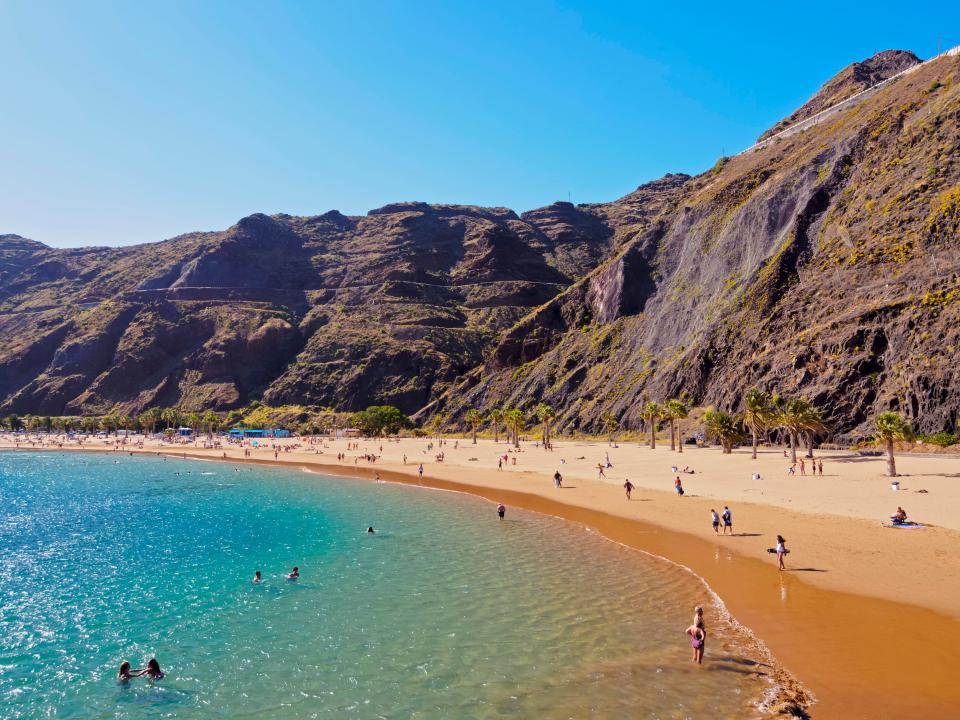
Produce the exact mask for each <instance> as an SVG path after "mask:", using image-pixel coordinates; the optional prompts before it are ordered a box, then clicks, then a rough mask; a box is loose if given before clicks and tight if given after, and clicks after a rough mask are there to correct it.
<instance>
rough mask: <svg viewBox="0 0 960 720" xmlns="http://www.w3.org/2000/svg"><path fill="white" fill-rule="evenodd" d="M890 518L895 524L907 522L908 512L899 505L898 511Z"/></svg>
mask: <svg viewBox="0 0 960 720" xmlns="http://www.w3.org/2000/svg"><path fill="white" fill-rule="evenodd" d="M890 519H891V520H892V521H893V523H894V524H895V525H899V524H901V523H905V522H906V521H907V512H906V510H904V509H903V508H902V507H900V506H897V511H896V512H895V513H894V514H893V515H891V516H890Z"/></svg>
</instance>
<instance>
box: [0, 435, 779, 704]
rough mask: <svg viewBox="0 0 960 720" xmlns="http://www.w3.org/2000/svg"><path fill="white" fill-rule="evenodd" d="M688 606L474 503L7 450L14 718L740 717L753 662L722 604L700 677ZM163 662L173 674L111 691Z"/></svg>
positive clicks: (1, 596) (575, 543) (674, 582)
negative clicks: (129, 667) (128, 672)
mask: <svg viewBox="0 0 960 720" xmlns="http://www.w3.org/2000/svg"><path fill="white" fill-rule="evenodd" d="M368 525H373V526H375V527H376V528H377V530H378V532H377V534H375V535H372V536H371V535H368V534H366V533H365V532H364V530H365V529H366V527H367V526H368ZM293 565H299V566H300V570H301V574H302V577H301V579H300V580H299V581H297V582H289V581H287V580H285V579H284V576H285V574H286V573H287V572H288V571H289V570H290V568H291V567H292V566H293ZM258 568H259V569H260V570H262V572H263V575H264V578H265V579H264V582H263V583H262V584H260V585H253V584H252V583H251V582H250V579H251V577H252V575H253V572H254V570H255V569H258ZM698 603H700V604H705V605H707V604H708V603H709V598H708V597H707V593H706V591H705V588H704V587H703V585H702V584H701V583H700V582H699V581H698V580H697V579H696V578H694V577H693V576H691V575H689V574H688V573H686V572H684V571H682V570H680V569H677V568H675V567H673V566H671V565H669V564H667V563H664V562H662V561H659V560H656V559H653V558H648V557H646V556H644V555H642V554H640V553H636V552H634V551H630V550H627V549H625V548H622V547H620V546H618V545H615V544H613V543H610V542H607V541H605V540H604V539H602V538H600V537H599V536H597V535H596V534H594V533H591V532H589V531H586V530H585V529H583V528H582V527H580V526H578V525H576V524H572V523H568V522H565V521H562V520H559V519H555V518H550V517H546V516H541V515H538V514H535V513H528V512H522V511H518V510H514V509H508V512H507V519H506V520H505V521H504V522H500V521H498V520H497V518H496V514H495V510H494V506H493V505H491V504H490V503H488V502H485V501H482V500H479V499H476V498H472V497H469V496H464V495H458V494H452V493H441V492H437V491H428V490H424V489H418V488H411V487H405V486H400V485H392V484H375V483H368V482H362V481H357V480H345V479H336V478H328V477H321V476H318V475H311V474H307V473H304V472H300V471H294V470H281V469H275V468H262V467H252V466H241V467H239V468H234V466H232V465H226V464H215V463H201V462H195V461H184V460H174V459H170V460H166V461H165V460H163V459H160V458H152V457H128V456H119V457H118V456H115V455H106V454H101V455H97V454H54V453H50V454H43V453H27V452H6V453H0V717H2V718H4V719H7V718H9V719H11V720H12V719H14V718H16V719H19V718H94V719H95V718H161V717H183V718H351V717H355V718H502V717H513V718H533V717H536V718H583V717H649V718H688V717H689V718H694V717H704V718H718V717H749V716H750V715H751V714H753V712H752V710H751V708H752V703H754V702H756V701H757V700H758V698H759V697H760V694H761V693H762V692H763V690H764V689H765V688H766V687H767V682H766V680H765V679H762V678H758V677H757V674H756V671H757V670H761V671H762V669H763V668H762V667H761V666H755V665H751V664H750V661H749V660H748V659H747V655H748V653H747V652H746V651H739V650H738V649H737V648H738V647H740V641H739V640H738V638H737V636H736V635H735V634H734V633H733V631H732V629H730V628H729V627H728V626H727V625H726V624H725V623H723V622H722V621H721V620H720V619H719V618H716V617H715V613H714V612H713V610H712V609H711V608H710V607H708V609H707V617H708V622H709V623H710V625H709V626H708V627H709V628H710V629H711V638H710V643H709V644H708V650H707V660H706V662H705V664H704V665H703V666H702V667H699V668H698V667H696V666H694V665H693V664H692V663H691V662H690V660H689V653H690V650H689V646H688V643H687V642H686V637H685V636H684V635H683V629H684V628H685V627H686V625H687V624H688V623H689V620H690V616H691V608H692V607H693V606H694V605H695V604H698ZM153 656H156V657H157V658H158V660H159V661H160V664H161V666H162V668H163V669H164V671H165V672H166V674H167V675H166V678H165V679H164V680H162V681H160V682H159V683H156V684H151V683H149V682H147V681H145V680H142V679H137V680H134V681H133V682H132V683H131V684H130V686H129V687H121V686H119V685H118V684H117V683H116V681H115V679H114V676H115V674H116V670H117V667H118V666H119V664H120V662H121V661H122V660H125V659H126V660H130V661H131V663H132V664H133V665H134V667H141V666H143V665H144V664H145V663H146V660H148V659H149V658H150V657H153Z"/></svg>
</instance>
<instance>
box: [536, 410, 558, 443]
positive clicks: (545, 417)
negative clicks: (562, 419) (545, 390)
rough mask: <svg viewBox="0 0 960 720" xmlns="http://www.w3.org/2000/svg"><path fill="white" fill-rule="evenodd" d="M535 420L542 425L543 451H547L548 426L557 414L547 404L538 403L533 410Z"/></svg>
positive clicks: (548, 439) (548, 440)
mask: <svg viewBox="0 0 960 720" xmlns="http://www.w3.org/2000/svg"><path fill="white" fill-rule="evenodd" d="M533 412H534V414H535V415H536V416H537V420H539V421H540V422H542V423H543V449H544V450H549V449H550V447H551V445H550V425H551V424H552V423H553V421H554V420H555V419H556V417H557V412H556V411H555V410H554V409H553V408H552V407H551V406H550V405H548V404H547V403H545V402H542V403H538V404H537V406H536V407H535V408H534V409H533Z"/></svg>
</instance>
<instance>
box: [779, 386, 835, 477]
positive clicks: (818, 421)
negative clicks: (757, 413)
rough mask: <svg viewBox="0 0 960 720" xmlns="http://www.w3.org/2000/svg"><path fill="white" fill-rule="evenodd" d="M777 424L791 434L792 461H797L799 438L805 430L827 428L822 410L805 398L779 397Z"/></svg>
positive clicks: (818, 430)
mask: <svg viewBox="0 0 960 720" xmlns="http://www.w3.org/2000/svg"><path fill="white" fill-rule="evenodd" d="M778 400H779V407H777V409H776V418H775V420H774V422H775V424H776V425H777V426H779V427H782V428H784V429H785V430H786V431H787V434H788V435H789V436H790V462H793V463H795V462H796V461H797V439H798V437H799V435H800V433H803V432H823V431H824V430H826V429H827V425H826V423H825V422H824V421H823V417H822V416H821V415H820V411H819V410H817V409H816V408H815V407H813V406H812V405H811V404H810V403H809V402H808V401H807V400H805V399H804V398H786V399H782V398H779V399H778Z"/></svg>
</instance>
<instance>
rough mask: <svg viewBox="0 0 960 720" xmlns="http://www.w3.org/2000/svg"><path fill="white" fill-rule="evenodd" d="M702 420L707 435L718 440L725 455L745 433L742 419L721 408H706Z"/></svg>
mask: <svg viewBox="0 0 960 720" xmlns="http://www.w3.org/2000/svg"><path fill="white" fill-rule="evenodd" d="M703 421H704V424H705V426H706V431H707V435H709V436H710V437H714V438H717V439H719V440H720V445H721V446H722V447H723V452H724V454H725V455H729V454H730V453H731V452H733V446H734V444H735V443H738V442H740V441H741V440H742V439H743V436H744V434H745V433H744V430H743V421H742V420H740V418H738V417H736V416H734V415H731V414H730V413H726V412H724V411H723V410H713V409H710V410H707V413H706V415H704V416H703Z"/></svg>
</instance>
